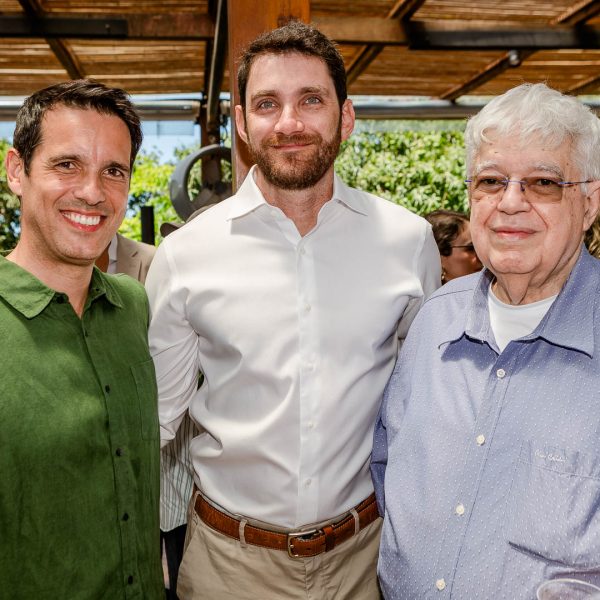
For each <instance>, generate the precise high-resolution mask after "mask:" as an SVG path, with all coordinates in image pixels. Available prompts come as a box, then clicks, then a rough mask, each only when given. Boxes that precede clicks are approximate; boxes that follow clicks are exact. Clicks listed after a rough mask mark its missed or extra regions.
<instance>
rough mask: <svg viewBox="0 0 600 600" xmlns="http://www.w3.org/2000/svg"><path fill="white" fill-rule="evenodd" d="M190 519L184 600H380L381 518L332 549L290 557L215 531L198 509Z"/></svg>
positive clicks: (181, 589)
mask: <svg viewBox="0 0 600 600" xmlns="http://www.w3.org/2000/svg"><path fill="white" fill-rule="evenodd" d="M190 516H191V519H190V520H188V532H187V546H186V549H185V551H184V554H183V561H182V562H181V566H180V568H179V579H178V581H177V583H178V585H177V595H178V596H179V598H180V600H233V599H235V600H380V598H381V595H380V591H379V584H378V582H377V555H378V551H379V537H380V535H381V524H382V519H381V518H379V519H377V520H376V521H375V522H373V523H371V524H370V525H369V526H367V527H365V528H364V529H363V530H362V531H360V532H359V533H358V535H355V536H354V537H352V538H351V539H349V540H347V541H345V542H343V543H342V544H340V545H339V546H338V547H336V548H334V549H333V550H331V551H330V552H324V553H322V554H319V555H318V556H315V557H312V558H295V559H294V558H290V557H289V556H288V555H287V553H285V552H282V551H281V550H270V549H268V548H261V547H259V546H251V545H250V544H246V545H242V544H241V542H239V541H238V540H234V539H231V538H229V537H227V536H224V535H222V534H221V533H218V532H217V531H214V530H213V529H211V528H210V527H208V525H206V524H205V523H203V522H202V521H201V520H200V518H199V517H198V515H197V514H196V512H195V511H194V512H193V514H191V515H190Z"/></svg>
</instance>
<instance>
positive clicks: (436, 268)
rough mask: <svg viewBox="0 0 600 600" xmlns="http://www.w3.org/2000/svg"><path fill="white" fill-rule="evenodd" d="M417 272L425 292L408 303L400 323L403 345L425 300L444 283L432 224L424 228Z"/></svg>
mask: <svg viewBox="0 0 600 600" xmlns="http://www.w3.org/2000/svg"><path fill="white" fill-rule="evenodd" d="M415 272H416V274H417V276H418V278H419V281H420V282H421V289H422V290H423V294H422V295H421V296H419V297H417V298H413V299H412V300H410V302H409V303H408V306H407V307H406V310H405V311H404V314H403V315H402V318H401V319H400V323H399V324H398V339H399V340H400V346H401V345H402V343H403V341H404V339H405V338H406V335H407V333H408V329H409V328H410V325H411V323H412V322H413V320H414V318H415V316H416V315H417V313H418V312H419V310H420V309H421V306H423V303H424V302H425V300H426V299H427V298H428V297H429V296H430V295H431V294H433V292H435V290H437V289H438V288H439V287H440V285H441V283H442V274H441V273H442V263H441V260H440V253H439V251H438V247H437V244H436V243H435V238H434V237H433V232H432V230H431V225H429V223H427V224H426V227H424V230H423V237H422V240H421V246H420V248H419V249H418V251H417V252H416V253H415Z"/></svg>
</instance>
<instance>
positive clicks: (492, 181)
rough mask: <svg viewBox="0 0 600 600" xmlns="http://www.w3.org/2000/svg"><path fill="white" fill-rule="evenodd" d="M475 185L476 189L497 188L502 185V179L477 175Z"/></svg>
mask: <svg viewBox="0 0 600 600" xmlns="http://www.w3.org/2000/svg"><path fill="white" fill-rule="evenodd" d="M475 187H476V188H478V189H484V190H489V189H499V188H501V187H504V179H500V178H499V177H479V178H478V179H477V180H476V181H475Z"/></svg>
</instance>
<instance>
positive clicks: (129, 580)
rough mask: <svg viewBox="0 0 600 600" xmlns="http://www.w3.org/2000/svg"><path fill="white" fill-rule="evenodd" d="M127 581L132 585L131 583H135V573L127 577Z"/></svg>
mask: <svg viewBox="0 0 600 600" xmlns="http://www.w3.org/2000/svg"><path fill="white" fill-rule="evenodd" d="M127 583H128V584H129V585H131V584H132V583H133V575H130V576H129V577H128V578H127Z"/></svg>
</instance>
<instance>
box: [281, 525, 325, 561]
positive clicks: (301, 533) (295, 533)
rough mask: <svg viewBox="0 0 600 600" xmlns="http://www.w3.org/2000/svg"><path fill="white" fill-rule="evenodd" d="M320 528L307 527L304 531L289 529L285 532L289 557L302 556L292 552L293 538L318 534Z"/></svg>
mask: <svg viewBox="0 0 600 600" xmlns="http://www.w3.org/2000/svg"><path fill="white" fill-rule="evenodd" d="M320 533H321V530H320V529H316V528H314V529H307V530H306V531H290V533H288V534H287V553H288V556H289V557H290V558H302V557H301V556H299V555H298V554H294V540H295V539H297V538H303V537H306V536H307V535H310V536H312V537H314V535H315V534H320Z"/></svg>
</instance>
